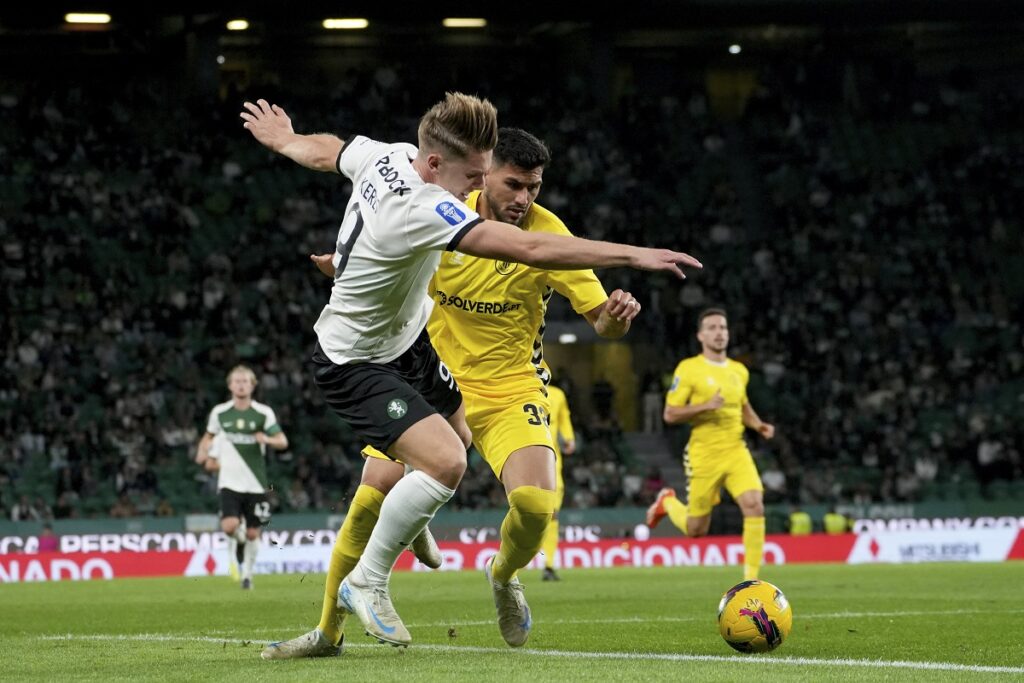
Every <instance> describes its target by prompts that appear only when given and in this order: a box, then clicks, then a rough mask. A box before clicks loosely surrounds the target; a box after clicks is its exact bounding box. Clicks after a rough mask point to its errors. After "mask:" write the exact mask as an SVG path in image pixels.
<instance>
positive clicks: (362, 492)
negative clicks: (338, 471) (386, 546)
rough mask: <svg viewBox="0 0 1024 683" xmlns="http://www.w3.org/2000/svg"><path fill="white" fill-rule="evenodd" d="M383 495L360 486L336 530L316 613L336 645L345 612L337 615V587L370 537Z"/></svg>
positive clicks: (322, 626) (373, 489) (326, 634)
mask: <svg viewBox="0 0 1024 683" xmlns="http://www.w3.org/2000/svg"><path fill="white" fill-rule="evenodd" d="M383 502H384V494H383V493H381V492H380V491H378V490H377V489H375V488H373V487H372V486H366V485H360V486H359V488H358V489H356V495H355V496H354V497H353V498H352V502H351V503H350V504H349V506H348V514H346V515H345V523H344V524H342V525H341V531H339V532H338V540H336V541H335V542H334V549H333V550H332V551H331V564H330V566H329V567H328V568H327V585H325V586H324V607H323V612H322V613H321V614H320V625H319V627H318V628H319V629H320V630H321V631H323V632H324V635H325V636H327V639H328V640H330V641H331V642H332V643H334V644H337V643H338V641H339V640H341V634H342V633H343V630H344V621H345V613H344V612H341V613H340V614H339V610H338V587H339V586H340V585H341V582H342V580H344V578H345V577H346V576H348V573H349V572H350V571H352V569H353V568H354V567H355V566H356V563H357V562H359V558H360V557H361V556H362V554H363V550H364V549H365V548H366V542H367V541H369V540H370V533H372V532H373V527H374V525H375V524H377V517H378V516H380V506H381V504H382V503H383Z"/></svg>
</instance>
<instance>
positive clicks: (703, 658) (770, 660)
mask: <svg viewBox="0 0 1024 683" xmlns="http://www.w3.org/2000/svg"><path fill="white" fill-rule="evenodd" d="M39 639H40V640H94V641H114V642H124V641H145V642H201V643H215V644H218V645H222V644H224V643H246V644H248V643H254V641H252V640H241V639H237V638H212V637H209V636H177V635H173V634H167V633H138V634H83V635H75V634H73V633H67V634H62V635H49V636H39ZM345 647H346V648H352V647H355V648H374V649H378V648H380V645H379V644H376V643H374V644H370V643H366V644H364V643H351V644H350V643H346V644H345ZM413 649H414V650H427V651H431V652H446V653H460V652H471V653H474V654H496V655H505V656H513V657H516V656H534V657H551V658H557V659H617V660H633V661H658V662H720V663H725V664H757V665H759V666H765V665H779V666H826V667H836V666H844V667H853V668H870V669H889V668H895V669H915V670H921V671H957V672H962V673H988V674H1024V666H989V665H983V664H957V663H954V662H914V661H905V660H883V659H842V658H837V659H821V658H814V657H770V656H764V655H745V656H725V655H687V654H670V653H657V652H577V651H572V650H536V649H525V650H510V649H509V648H500V647H477V646H456V645H415V646H413Z"/></svg>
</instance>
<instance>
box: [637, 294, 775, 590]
mask: <svg viewBox="0 0 1024 683" xmlns="http://www.w3.org/2000/svg"><path fill="white" fill-rule="evenodd" d="M697 339H698V340H700V343H701V353H700V354H698V355H696V356H694V357H692V358H687V359H685V360H683V361H682V362H680V363H679V365H678V366H677V367H676V371H675V375H674V377H673V378H672V387H671V388H670V389H669V392H668V396H667V397H666V399H665V414H664V418H665V422H667V423H668V424H682V423H684V422H689V423H690V424H691V426H692V428H693V430H692V432H691V433H690V441H689V443H687V445H686V451H685V452H684V455H683V465H684V467H685V468H686V478H687V502H686V504H684V503H682V502H681V501H680V500H679V499H678V498H676V492H675V491H674V490H673V489H670V488H666V489H662V490H661V491H660V492H659V493H658V498H657V499H656V500H655V501H654V503H653V504H652V505H651V507H650V508H649V509H648V510H647V526H649V527H651V528H653V527H654V526H655V525H656V524H657V523H658V522H659V521H660V520H661V518H662V517H664V516H665V515H668V517H669V519H671V520H672V523H673V524H675V525H676V526H677V527H678V528H679V529H680V530H681V531H682V532H684V533H685V534H686V535H688V536H703V535H705V534H707V532H708V527H709V526H710V524H711V509H712V508H713V507H714V506H716V505H718V503H720V502H721V489H722V487H723V486H724V487H725V488H726V489H727V490H728V491H729V494H730V495H731V496H732V497H733V498H734V499H735V500H736V503H737V504H738V505H739V506H740V510H741V511H742V513H743V548H744V551H745V552H744V555H745V557H744V570H743V576H744V578H745V579H756V578H757V575H758V572H759V571H760V569H761V560H762V556H763V554H764V486H762V484H761V477H760V475H758V473H757V467H756V466H755V465H754V458H753V456H752V455H751V454H750V451H749V450H748V449H747V445H746V443H745V442H744V441H743V428H744V427H750V428H751V429H753V430H755V431H757V432H758V433H759V434H760V435H761V436H763V437H764V438H766V439H771V438H772V437H773V436H774V435H775V427H774V426H772V425H770V424H768V423H767V422H764V421H762V420H761V418H759V417H758V416H757V413H756V412H754V408H753V407H752V406H751V405H750V402H749V401H748V400H747V381H748V380H749V378H750V373H749V372H748V371H747V368H746V367H745V366H744V365H743V364H742V363H739V362H737V361H734V360H731V359H730V358H728V357H727V356H726V349H727V348H728V346H729V324H728V321H727V319H726V315H725V311H723V310H721V309H717V308H712V309H708V310H706V311H704V312H703V313H701V315H700V317H699V319H698V322H697Z"/></svg>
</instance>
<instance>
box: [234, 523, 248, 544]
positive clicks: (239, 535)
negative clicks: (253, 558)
mask: <svg viewBox="0 0 1024 683" xmlns="http://www.w3.org/2000/svg"><path fill="white" fill-rule="evenodd" d="M235 540H236V541H238V542H239V543H241V544H243V545H244V544H245V542H246V541H247V540H248V537H247V536H246V532H245V520H244V519H243V520H242V522H241V524H239V525H238V526H236V527H235Z"/></svg>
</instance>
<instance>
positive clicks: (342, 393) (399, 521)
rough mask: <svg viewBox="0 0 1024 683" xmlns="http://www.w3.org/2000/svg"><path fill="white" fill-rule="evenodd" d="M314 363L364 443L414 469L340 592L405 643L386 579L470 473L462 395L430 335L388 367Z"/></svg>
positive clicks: (370, 626)
mask: <svg viewBox="0 0 1024 683" xmlns="http://www.w3.org/2000/svg"><path fill="white" fill-rule="evenodd" d="M313 360H314V362H315V363H316V364H317V369H316V371H315V373H314V378H315V381H316V384H317V386H318V388H320V390H321V392H322V393H323V395H324V398H325V399H326V400H327V402H328V404H329V405H330V406H331V408H332V409H333V410H334V411H335V412H336V413H338V415H340V416H341V417H342V418H343V419H345V420H346V421H347V422H348V423H349V425H350V426H351V427H352V428H353V429H354V430H355V431H356V432H357V433H358V434H359V435H360V436H361V437H362V438H363V439H364V440H365V441H366V442H367V443H370V444H371V445H373V446H375V447H376V448H378V449H379V450H382V451H384V452H385V453H387V454H388V455H389V456H391V457H392V458H393V459H396V460H401V461H402V462H404V463H405V464H407V465H410V466H412V467H413V468H414V469H415V470H416V471H414V472H412V473H411V474H408V475H406V476H404V477H402V479H401V480H400V481H399V482H398V483H397V484H396V485H395V487H394V488H393V489H392V490H391V492H389V493H388V495H387V496H385V498H384V502H383V503H382V504H381V509H380V516H379V517H378V520H377V524H376V526H375V527H374V529H373V532H372V533H371V534H370V538H369V540H368V541H367V545H366V549H365V551H364V552H363V556H362V557H361V558H360V560H359V562H358V563H357V564H356V566H355V567H354V568H353V570H352V571H351V572H350V573H349V575H348V576H347V577H346V578H345V579H343V580H342V583H341V588H340V592H339V599H340V600H341V601H342V603H343V606H344V607H345V608H346V609H348V610H349V611H350V612H353V613H355V614H357V615H358V616H359V619H360V621H361V622H362V623H363V626H364V627H365V628H366V630H367V632H368V633H370V634H371V635H372V636H374V637H376V638H377V639H379V640H381V641H383V642H388V643H392V644H395V645H407V644H408V643H409V642H410V641H411V637H410V635H409V632H408V630H407V629H406V628H405V625H404V624H402V621H401V619H400V618H399V617H398V614H397V613H396V612H395V610H394V606H393V605H392V604H391V598H390V595H389V593H388V580H389V578H390V576H391V568H392V566H393V565H394V563H395V560H396V559H397V557H398V555H399V553H401V552H402V550H404V549H405V547H406V546H408V545H409V544H410V543H411V542H412V541H413V539H415V538H416V536H417V535H419V534H420V532H422V531H423V529H424V528H425V527H426V525H427V523H428V522H429V521H430V519H431V518H432V517H433V516H434V513H435V512H436V511H437V510H438V508H440V507H441V506H442V505H443V504H444V503H446V502H448V500H450V499H451V497H452V496H453V495H454V494H455V487H456V486H457V485H458V483H459V481H460V480H461V479H462V475H463V473H464V472H465V470H466V450H465V447H464V445H463V441H462V438H461V436H460V434H459V432H458V430H456V429H454V428H453V427H452V425H451V424H449V422H448V420H447V418H449V417H452V416H456V415H459V413H458V409H459V406H460V405H461V404H462V395H461V393H459V388H458V386H457V385H456V383H455V380H454V378H452V376H451V373H450V372H449V371H448V368H446V367H445V366H444V364H443V363H441V361H440V359H439V358H438V357H437V353H436V352H435V351H434V348H433V347H432V346H431V345H430V338H429V337H428V336H427V334H426V332H425V331H424V332H423V334H421V335H420V337H419V338H418V339H417V340H416V342H415V343H414V344H413V345H412V346H411V347H410V348H409V350H407V351H406V352H405V353H403V354H402V355H401V356H400V357H399V358H397V359H395V360H394V361H391V362H390V363H386V364H375V363H358V364H354V365H335V364H333V363H331V362H330V361H329V359H326V357H325V356H323V355H322V354H320V353H318V354H314V358H313ZM456 421H458V418H456Z"/></svg>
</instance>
